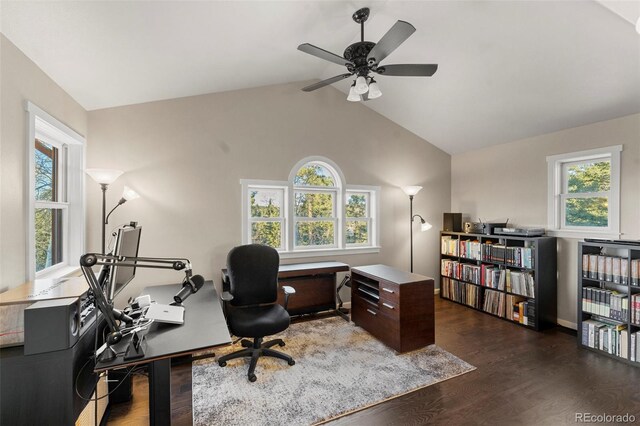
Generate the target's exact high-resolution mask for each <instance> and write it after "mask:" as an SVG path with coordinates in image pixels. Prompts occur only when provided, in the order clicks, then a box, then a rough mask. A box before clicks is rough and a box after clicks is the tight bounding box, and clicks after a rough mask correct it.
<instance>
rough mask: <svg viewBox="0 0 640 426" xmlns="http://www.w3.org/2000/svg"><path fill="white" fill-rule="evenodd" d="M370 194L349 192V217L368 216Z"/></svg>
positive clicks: (347, 210) (347, 212)
mask: <svg viewBox="0 0 640 426" xmlns="http://www.w3.org/2000/svg"><path fill="white" fill-rule="evenodd" d="M368 198H369V197H368V194H364V193H361V194H355V193H349V194H347V209H346V212H345V214H346V216H347V217H368V216H369V215H368V214H367V210H368V209H367V204H368V203H369V200H368Z"/></svg>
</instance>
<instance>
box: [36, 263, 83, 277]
mask: <svg viewBox="0 0 640 426" xmlns="http://www.w3.org/2000/svg"><path fill="white" fill-rule="evenodd" d="M78 272H80V267H79V266H68V265H67V266H61V267H60V268H56V269H54V270H52V271H47V272H45V273H43V274H36V279H37V280H44V279H57V278H65V277H68V276H71V275H78Z"/></svg>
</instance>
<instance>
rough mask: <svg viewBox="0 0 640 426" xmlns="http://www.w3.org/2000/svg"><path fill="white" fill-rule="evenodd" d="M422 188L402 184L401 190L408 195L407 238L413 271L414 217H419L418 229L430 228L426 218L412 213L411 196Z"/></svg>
mask: <svg viewBox="0 0 640 426" xmlns="http://www.w3.org/2000/svg"><path fill="white" fill-rule="evenodd" d="M421 189H422V187H421V186H403V187H402V190H403V191H404V193H405V194H407V195H408V196H409V218H410V220H411V222H410V225H409V226H410V228H409V238H410V241H411V272H413V221H414V220H415V219H416V218H419V219H420V224H421V225H420V230H421V231H422V232H424V231H428V230H429V229H431V224H430V223H429V222H427V221H426V220H424V218H423V217H422V216H420V215H419V214H413V197H414V196H415V195H416V194H417V193H418V192H420V190H421Z"/></svg>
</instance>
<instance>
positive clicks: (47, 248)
mask: <svg viewBox="0 0 640 426" xmlns="http://www.w3.org/2000/svg"><path fill="white" fill-rule="evenodd" d="M35 225H36V226H35V231H36V272H38V271H41V270H43V269H45V268H48V267H50V266H53V265H55V264H58V263H60V262H62V209H36V210H35Z"/></svg>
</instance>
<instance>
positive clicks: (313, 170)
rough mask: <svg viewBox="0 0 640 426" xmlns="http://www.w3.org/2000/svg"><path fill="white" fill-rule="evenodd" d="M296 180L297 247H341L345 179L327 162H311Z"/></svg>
mask: <svg viewBox="0 0 640 426" xmlns="http://www.w3.org/2000/svg"><path fill="white" fill-rule="evenodd" d="M292 181H293V182H292V183H293V235H294V238H293V245H294V250H295V249H303V248H329V247H338V245H339V244H338V241H339V239H340V236H341V232H340V227H339V220H338V218H339V217H340V213H341V206H340V199H341V197H340V195H341V193H342V181H341V179H340V177H339V176H338V172H337V171H336V169H335V168H334V167H332V166H331V165H329V164H328V163H326V162H324V161H309V162H306V163H304V164H302V166H301V167H299V168H298V169H297V170H296V172H295V175H294V176H293V179H292Z"/></svg>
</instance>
